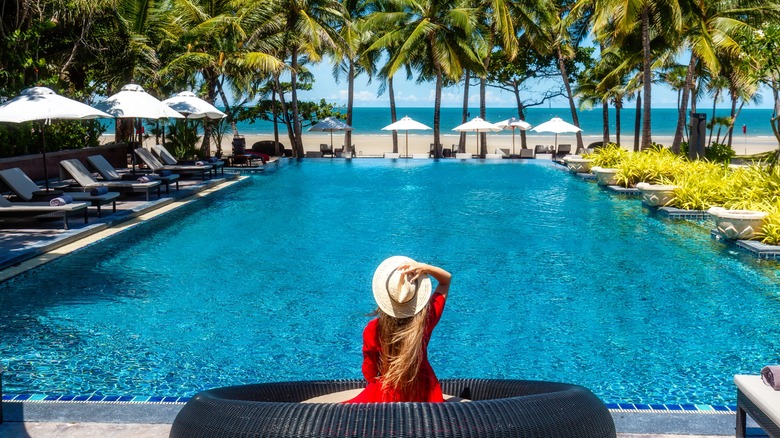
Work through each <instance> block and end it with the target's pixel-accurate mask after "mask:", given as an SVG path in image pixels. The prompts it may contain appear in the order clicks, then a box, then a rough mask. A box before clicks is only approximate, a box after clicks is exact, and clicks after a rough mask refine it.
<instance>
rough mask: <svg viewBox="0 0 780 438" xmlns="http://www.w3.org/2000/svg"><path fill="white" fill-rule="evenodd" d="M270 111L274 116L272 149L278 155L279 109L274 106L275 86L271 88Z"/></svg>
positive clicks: (279, 152)
mask: <svg viewBox="0 0 780 438" xmlns="http://www.w3.org/2000/svg"><path fill="white" fill-rule="evenodd" d="M271 111H272V114H273V118H274V150H275V151H276V155H280V154H281V151H280V150H279V111H278V109H277V108H276V88H275V87H274V88H271Z"/></svg>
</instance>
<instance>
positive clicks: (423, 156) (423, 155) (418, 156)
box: [412, 154, 431, 159]
mask: <svg viewBox="0 0 780 438" xmlns="http://www.w3.org/2000/svg"><path fill="white" fill-rule="evenodd" d="M412 158H416V159H420V158H431V156H430V155H428V154H412Z"/></svg>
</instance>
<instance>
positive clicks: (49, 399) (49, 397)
mask: <svg viewBox="0 0 780 438" xmlns="http://www.w3.org/2000/svg"><path fill="white" fill-rule="evenodd" d="M59 399H60V396H59V395H47V396H46V397H44V398H43V400H44V401H56V400H59Z"/></svg>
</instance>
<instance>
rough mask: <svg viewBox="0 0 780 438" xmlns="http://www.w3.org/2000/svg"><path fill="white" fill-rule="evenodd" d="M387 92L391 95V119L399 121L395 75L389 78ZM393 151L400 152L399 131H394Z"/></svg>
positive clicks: (393, 121)
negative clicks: (394, 85)
mask: <svg viewBox="0 0 780 438" xmlns="http://www.w3.org/2000/svg"><path fill="white" fill-rule="evenodd" d="M387 93H388V94H389V96H390V121H391V122H392V123H395V122H397V121H398V113H397V112H396V108H395V90H394V89H393V77H392V76H390V77H389V78H387ZM393 153H394V154H397V153H398V131H393Z"/></svg>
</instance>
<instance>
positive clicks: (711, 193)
mask: <svg viewBox="0 0 780 438" xmlns="http://www.w3.org/2000/svg"><path fill="white" fill-rule="evenodd" d="M727 173H728V171H727V169H726V168H725V167H724V166H722V165H720V164H717V163H712V162H708V161H702V160H696V161H687V160H682V159H681V160H680V162H679V165H678V166H677V168H676V171H675V173H674V175H672V176H671V177H664V178H663V180H662V182H663V183H664V184H673V185H676V186H677V188H676V189H675V190H674V199H672V201H671V202H670V203H669V206H670V207H677V208H682V209H685V210H707V209H708V208H710V207H712V206H716V205H723V204H724V203H725V202H726V200H727V199H728V187H727V184H726V182H725V178H726V176H727Z"/></svg>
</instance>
